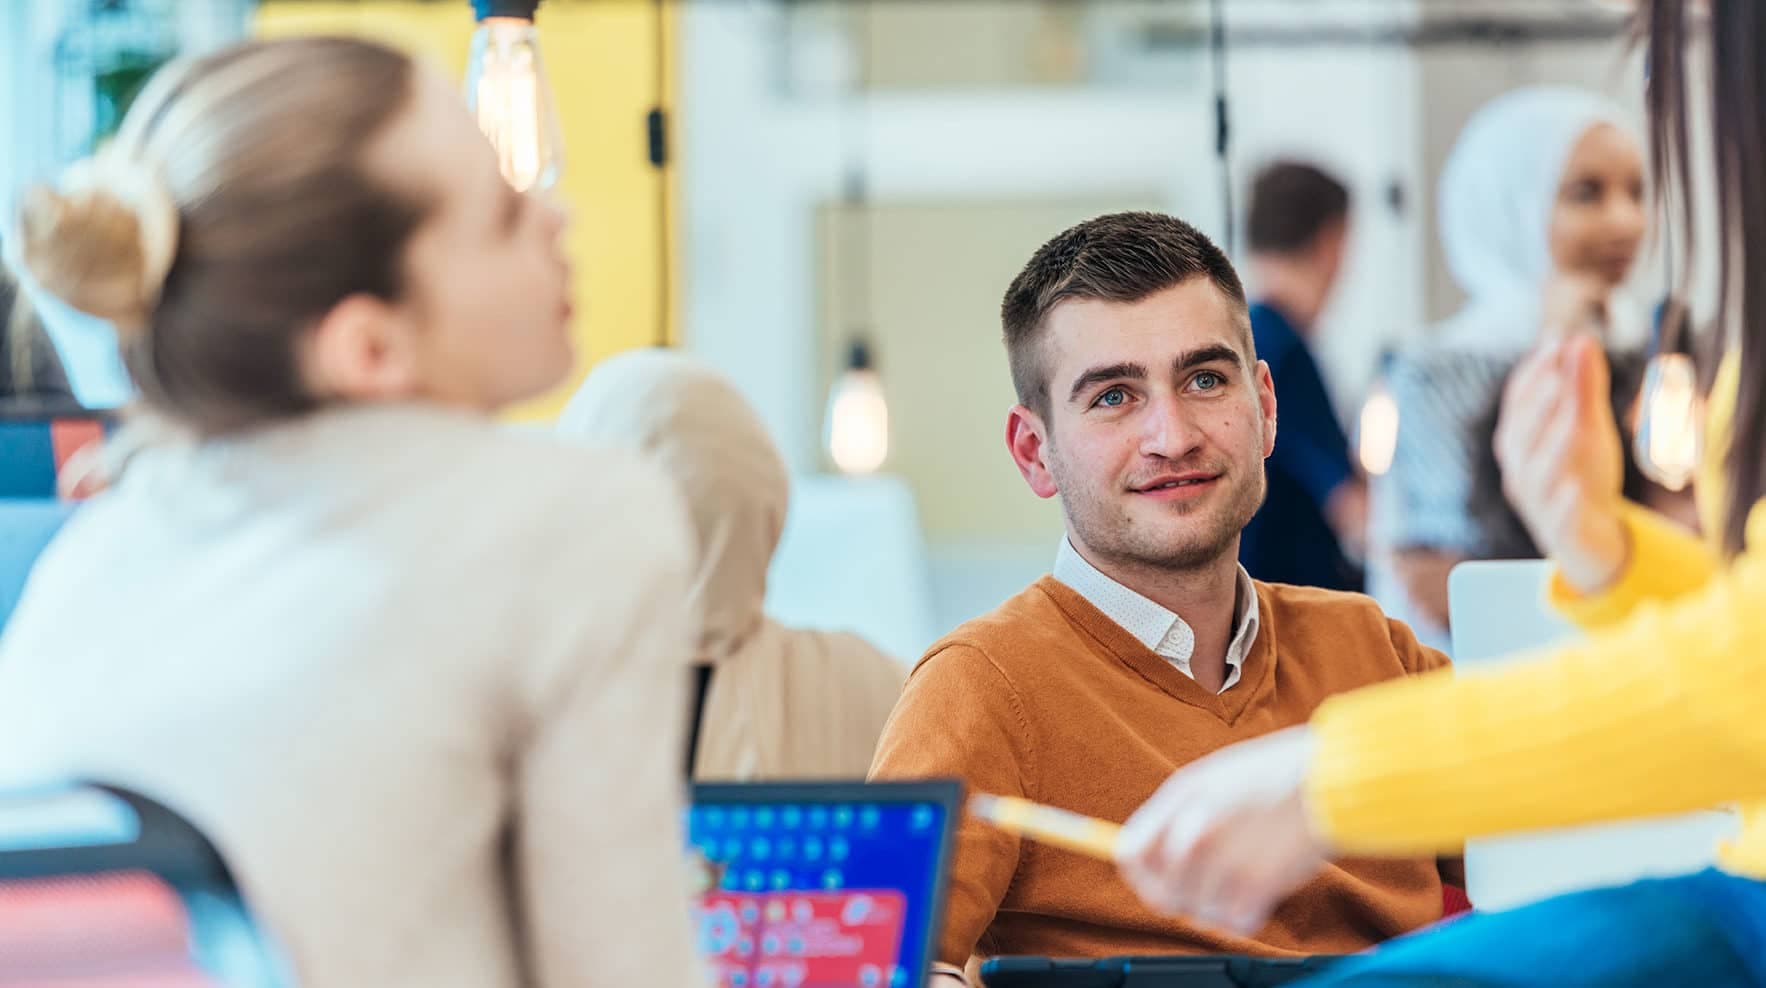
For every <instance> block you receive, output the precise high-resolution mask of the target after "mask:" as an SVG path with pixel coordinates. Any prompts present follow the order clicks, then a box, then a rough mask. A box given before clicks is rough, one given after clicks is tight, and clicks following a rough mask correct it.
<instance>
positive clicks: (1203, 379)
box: [1195, 371, 1226, 391]
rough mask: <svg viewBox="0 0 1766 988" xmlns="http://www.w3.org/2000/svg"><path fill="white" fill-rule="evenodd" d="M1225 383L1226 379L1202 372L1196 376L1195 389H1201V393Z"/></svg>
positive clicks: (1212, 373)
mask: <svg viewBox="0 0 1766 988" xmlns="http://www.w3.org/2000/svg"><path fill="white" fill-rule="evenodd" d="M1225 383H1226V378H1224V377H1221V376H1220V375H1219V374H1216V373H1214V372H1213V371H1203V372H1202V373H1200V374H1197V375H1196V381H1195V384H1196V387H1198V388H1201V389H1202V390H1203V391H1213V390H1214V389H1215V388H1218V387H1220V386H1221V385H1223V384H1225Z"/></svg>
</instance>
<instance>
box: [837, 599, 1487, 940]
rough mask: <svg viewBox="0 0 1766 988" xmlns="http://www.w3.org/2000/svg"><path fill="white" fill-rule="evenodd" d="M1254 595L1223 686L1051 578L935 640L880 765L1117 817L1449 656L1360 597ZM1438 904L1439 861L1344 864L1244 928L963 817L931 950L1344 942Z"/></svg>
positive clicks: (878, 773) (1402, 927)
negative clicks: (1239, 745)
mask: <svg viewBox="0 0 1766 988" xmlns="http://www.w3.org/2000/svg"><path fill="white" fill-rule="evenodd" d="M1257 597H1258V607H1259V608H1260V609H1261V612H1260V620H1261V625H1260V627H1259V631H1258V635H1257V640H1256V642H1255V644H1254V645H1253V646H1252V649H1251V653H1250V655H1249V656H1247V657H1246V659H1245V665H1244V671H1243V679H1242V680H1241V681H1240V683H1239V684H1238V685H1236V686H1234V687H1233V688H1232V689H1230V690H1228V691H1227V692H1226V693H1225V694H1222V695H1219V696H1214V695H1210V694H1209V693H1208V692H1207V691H1206V690H1204V689H1202V688H1201V687H1200V686H1198V685H1196V683H1195V682H1194V681H1193V680H1191V679H1190V678H1189V677H1188V676H1185V675H1184V674H1183V673H1182V672H1179V671H1178V670H1177V669H1176V668H1174V667H1173V666H1172V665H1171V664H1170V663H1169V662H1168V661H1166V660H1165V659H1163V658H1161V657H1160V656H1159V655H1157V654H1155V653H1154V652H1152V651H1151V650H1149V649H1148V648H1146V647H1145V646H1144V645H1142V644H1141V643H1140V642H1139V641H1137V640H1136V639H1135V638H1134V637H1133V636H1132V635H1130V634H1129V633H1128V632H1127V631H1126V630H1125V629H1123V628H1122V627H1121V626H1119V625H1117V624H1116V623H1115V622H1113V621H1111V620H1110V619H1109V618H1107V617H1105V616H1104V614H1103V613H1101V612H1100V611H1098V610H1097V608H1095V607H1093V606H1092V605H1091V604H1090V603H1088V602H1087V601H1086V600H1085V598H1084V597H1082V596H1080V595H1079V594H1078V593H1077V592H1076V591H1074V590H1072V589H1071V588H1069V587H1067V586H1065V585H1063V584H1061V583H1057V582H1056V581H1055V580H1054V579H1053V578H1052V577H1044V578H1043V579H1041V580H1039V581H1038V582H1037V583H1035V584H1033V585H1032V586H1031V587H1030V588H1029V589H1027V590H1025V591H1024V592H1023V593H1021V594H1019V595H1017V596H1016V597H1013V598H1012V599H1011V600H1008V601H1007V602H1006V603H1005V604H1003V605H1001V607H1000V608H999V609H998V610H996V611H994V612H993V613H992V614H989V615H987V616H985V617H981V618H977V619H976V620H974V621H970V622H968V623H967V624H964V625H963V626H962V627H960V628H958V629H957V630H956V631H954V632H952V633H951V634H950V635H949V636H947V637H946V638H944V639H943V640H942V641H940V642H939V643H938V644H936V645H934V646H933V647H932V650H931V651H930V652H928V653H927V655H926V657H925V658H924V659H922V660H921V661H920V663H919V665H918V667H917V668H916V669H915V670H914V673H913V675H912V676H911V677H910V678H909V680H908V684H907V687H906V689H905V691H904V692H903V694H902V698H901V701H900V702H899V703H898V704H897V706H896V708H895V712H894V714H893V715H892V716H891V717H890V720H889V724H888V726H887V727H886V728H885V729H884V732H883V738H882V741H881V743H880V745H879V746H878V749H877V759H876V762H875V763H874V765H873V766H872V770H871V774H872V776H873V777H874V778H880V779H911V778H926V777H934V776H954V777H960V778H961V779H963V780H964V782H965V783H966V785H967V787H968V789H969V791H971V792H991V793H999V794H1003V795H1011V796H1023V797H1026V798H1029V799H1033V800H1036V801H1038V802H1042V803H1048V804H1050V805H1053V806H1058V807H1062V808H1064V809H1069V810H1074V811H1077V812H1079V813H1085V814H1089V815H1091V816H1096V817H1101V818H1103V819H1106V820H1116V821H1121V820H1126V819H1127V818H1128V816H1129V814H1130V813H1132V812H1133V811H1134V809H1135V808H1136V807H1138V806H1139V805H1140V804H1141V803H1142V802H1143V801H1144V800H1145V799H1146V798H1147V797H1148V796H1149V795H1151V794H1152V792H1153V790H1154V789H1156V788H1158V786H1159V784H1160V783H1161V782H1163V781H1164V780H1165V778H1166V776H1168V775H1170V774H1171V772H1172V771H1173V770H1174V769H1176V768H1177V767H1178V766H1181V765H1183V764H1185V763H1187V762H1190V761H1192V760H1194V759H1196V758H1199V757H1201V756H1203V755H1206V754H1208V753H1209V752H1211V751H1214V750H1216V749H1218V748H1222V747H1225V746H1226V745H1229V744H1232V743H1233V742H1235V741H1243V740H1245V739H1247V738H1253V737H1256V736H1258V735H1261V734H1267V733H1269V732H1271V731H1274V730H1277V729H1279V728H1283V727H1289V726H1291V725H1294V724H1300V723H1304V722H1305V721H1306V719H1307V717H1308V716H1310V715H1311V713H1312V710H1313V708H1314V707H1316V706H1318V704H1319V703H1320V702H1322V701H1323V700H1324V699H1325V698H1326V697H1328V696H1331V695H1332V694H1335V693H1341V692H1344V691H1346V690H1352V689H1355V688H1357V687H1359V686H1365V685H1367V684H1369V683H1375V682H1379V681H1382V680H1387V679H1393V678H1396V677H1399V676H1404V675H1407V674H1411V673H1417V672H1424V671H1427V670H1429V669H1433V668H1436V667H1439V666H1442V665H1445V664H1446V661H1447V660H1446V658H1445V657H1444V656H1442V655H1441V654H1440V653H1438V652H1434V651H1431V650H1429V649H1426V648H1424V647H1422V646H1421V645H1418V644H1417V642H1416V639H1415V638H1414V637H1413V636H1412V635H1411V633H1410V631H1409V630H1408V629H1407V628H1405V627H1404V626H1403V625H1401V624H1398V623H1396V622H1392V621H1388V620H1387V619H1386V618H1385V616H1384V615H1382V614H1381V613H1380V610H1379V608H1378V607H1377V606H1375V605H1374V603H1373V602H1372V601H1370V600H1368V599H1367V598H1365V597H1362V596H1359V595H1353V594H1341V593H1332V592H1329V591H1321V590H1311V589H1303V588H1298V587H1288V586H1279V585H1270V584H1262V583H1259V584H1257ZM1391 743H1393V744H1404V743H1406V742H1405V739H1404V738H1402V737H1395V738H1392V739H1391ZM1449 873H1450V874H1453V875H1454V876H1455V880H1456V881H1457V880H1458V879H1457V874H1458V872H1457V870H1456V869H1450V872H1449ZM1441 907H1442V899H1441V877H1440V871H1439V869H1438V865H1437V862H1435V861H1434V860H1432V859H1431V860H1421V859H1410V860H1396V861H1383V862H1375V861H1346V862H1343V863H1341V864H1338V865H1333V866H1332V867H1331V868H1330V869H1329V870H1328V871H1326V872H1325V873H1324V874H1323V875H1322V876H1320V877H1319V878H1318V879H1316V880H1314V881H1313V882H1312V883H1311V884H1309V885H1307V886H1306V887H1305V888H1304V889H1302V890H1301V891H1300V892H1299V893H1298V894H1297V895H1295V896H1294V897H1293V898H1292V899H1291V900H1289V901H1288V902H1287V903H1285V904H1284V905H1283V906H1282V907H1281V908H1280V909H1279V910H1278V911H1277V912H1276V914H1275V917H1274V920H1273V921H1272V922H1271V923H1270V925H1269V926H1268V927H1266V928H1265V929H1264V930H1262V931H1261V932H1259V933H1258V934H1257V936H1256V937H1255V938H1253V939H1241V938H1238V937H1234V936H1231V935H1228V934H1225V933H1222V932H1220V931H1217V930H1213V929H1208V928H1204V927H1199V926H1196V925H1194V924H1191V923H1189V922H1185V921H1183V920H1180V919H1173V918H1168V917H1163V916H1159V915H1157V914H1155V913H1153V912H1151V911H1150V910H1148V909H1146V908H1145V907H1143V906H1142V905H1141V904H1140V902H1139V900H1137V899H1136V898H1135V897H1134V894H1133V893H1132V892H1131V891H1130V890H1129V889H1128V886H1127V885H1126V884H1124V883H1123V881H1122V879H1121V878H1120V877H1118V876H1117V874H1116V871H1115V868H1114V867H1113V866H1112V865H1111V864H1109V863H1108V862H1104V861H1096V860H1092V859H1089V858H1086V857H1082V856H1080V855H1077V854H1074V853H1071V852H1068V851H1064V850H1060V849H1058V848H1053V847H1048V846H1044V845H1039V844H1037V843H1035V842H1032V841H1028V840H1019V839H1017V838H1015V837H1011V836H1008V835H1006V834H1004V833H1001V832H999V831H997V830H994V829H992V828H990V827H988V826H986V825H985V824H981V823H978V822H976V821H974V820H964V821H963V823H962V825H961V828H960V830H959V834H958V844H957V848H956V853H955V856H954V861H953V863H952V871H951V883H950V895H949V899H948V903H947V906H946V913H945V922H944V930H943V933H942V936H941V937H940V940H939V948H938V954H937V958H938V960H940V961H943V962H945V963H947V964H954V965H957V966H959V967H960V966H962V965H964V964H965V963H967V961H968V960H969V958H970V956H971V955H979V956H984V957H986V956H995V955H1001V954H1045V955H1053V956H1063V957H1105V956H1112V955H1120V954H1173V953H1251V954H1263V955H1286V954H1296V953H1299V954H1316V953H1349V952H1353V951H1357V950H1361V949H1363V948H1366V947H1369V946H1371V945H1373V944H1376V943H1379V942H1380V941H1382V940H1386V939H1388V938H1390V937H1393V936H1395V935H1397V934H1400V933H1404V932H1406V931H1409V930H1413V929H1415V928H1417V927H1419V926H1423V925H1425V924H1427V923H1430V922H1433V921H1434V920H1436V919H1439V918H1440V916H1441Z"/></svg>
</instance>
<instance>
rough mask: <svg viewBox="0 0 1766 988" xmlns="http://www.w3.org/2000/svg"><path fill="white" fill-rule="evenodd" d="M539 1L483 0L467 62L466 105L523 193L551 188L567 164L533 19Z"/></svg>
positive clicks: (478, 6) (505, 173) (506, 175)
mask: <svg viewBox="0 0 1766 988" xmlns="http://www.w3.org/2000/svg"><path fill="white" fill-rule="evenodd" d="M538 6H539V4H538V3H537V2H529V3H509V2H498V0H478V2H476V3H475V4H474V7H475V9H477V10H478V12H479V21H478V30H477V31H475V32H473V35H472V55H471V57H470V58H469V59H468V61H467V65H466V106H467V108H468V109H470V110H471V111H472V115H473V116H474V117H475V118H476V119H477V120H478V127H479V129H480V130H482V131H484V135H485V137H487V138H489V139H490V142H491V147H493V148H495V149H496V151H497V164H498V167H500V168H501V169H502V171H503V177H504V178H506V179H508V180H509V184H510V185H512V186H514V187H515V188H516V190H517V191H520V192H538V191H542V190H545V189H548V188H551V187H552V185H553V184H555V183H556V182H557V181H558V175H559V173H560V172H561V171H562V170H563V167H564V141H563V138H562V137H561V136H560V135H559V129H558V114H557V111H556V109H555V108H554V106H553V102H552V89H551V87H550V86H549V85H547V84H546V73H545V67H544V64H543V63H542V62H541V60H540V40H539V32H537V31H536V30H535V29H534V24H533V12H534V10H535V9H536V8H537V7H538Z"/></svg>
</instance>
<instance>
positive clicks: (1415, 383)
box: [1368, 87, 1666, 650]
mask: <svg viewBox="0 0 1766 988" xmlns="http://www.w3.org/2000/svg"><path fill="white" fill-rule="evenodd" d="M1643 195H1644V162H1643V154H1642V151H1641V149H1640V146H1639V143H1638V141H1637V139H1636V138H1635V137H1634V136H1633V134H1632V131H1631V129H1630V127H1629V125H1628V123H1627V122H1626V120H1625V118H1624V116H1623V115H1622V113H1621V111H1619V110H1618V108H1617V107H1615V106H1612V105H1610V104H1609V103H1607V102H1606V101H1605V100H1603V99H1601V98H1600V97H1598V96H1595V95H1593V94H1590V93H1586V92H1583V91H1580V90H1576V89H1568V88H1555V87H1538V88H1528V89H1520V90H1515V91H1513V92H1510V93H1507V94H1505V95H1503V96H1500V97H1498V98H1497V99H1495V100H1493V101H1491V102H1490V103H1489V104H1487V105H1485V106H1484V107H1482V108H1481V109H1479V110H1478V112H1477V113H1476V114H1474V115H1473V117H1472V119H1471V121H1470V122H1469V123H1468V124H1467V125H1466V127H1465V129H1464V130H1463V131H1462V132H1461V134H1460V136H1459V140H1458V142H1457V143H1456V144H1455V146H1454V149H1453V151H1452V153H1451V154H1450V155H1449V158H1448V161H1447V165H1446V168H1445V169H1444V170H1443V172H1442V176H1441V188H1440V225H1441V237H1442V247H1443V249H1444V252H1445V254H1446V258H1447V264H1448V268H1449V270H1450V271H1451V272H1452V274H1453V276H1454V279H1455V280H1456V281H1457V282H1458V283H1459V285H1460V287H1461V288H1462V289H1463V290H1464V291H1465V293H1466V296H1467V300H1466V303H1465V305H1464V306H1463V307H1461V309H1460V310H1459V311H1458V312H1456V313H1455V314H1454V315H1452V316H1451V317H1449V318H1448V319H1447V320H1445V321H1444V322H1443V323H1441V324H1440V325H1439V326H1437V327H1435V329H1434V330H1433V331H1432V332H1431V334H1430V336H1429V338H1428V340H1427V341H1426V342H1425V343H1423V344H1422V345H1420V346H1419V347H1416V348H1414V349H1412V350H1411V351H1409V352H1406V353H1404V354H1401V355H1400V356H1399V357H1398V358H1397V359H1396V360H1395V361H1394V362H1393V364H1392V366H1391V367H1390V369H1389V370H1388V372H1387V386H1388V387H1389V388H1390V390H1391V393H1392V396H1393V399H1394V400H1395V402H1396V404H1397V407H1398V442H1397V447H1396V449H1395V451H1394V455H1393V460H1392V467H1391V470H1390V471H1389V472H1388V473H1386V474H1385V475H1384V476H1383V477H1381V478H1379V479H1378V480H1377V481H1376V482H1375V484H1374V489H1373V511H1372V515H1373V522H1372V528H1371V543H1372V545H1371V548H1370V559H1369V577H1368V582H1369V586H1368V590H1369V592H1370V593H1371V594H1373V595H1374V597H1375V598H1376V599H1378V600H1379V601H1380V603H1381V605H1382V606H1383V607H1384V608H1385V610H1386V612H1387V613H1388V614H1391V615H1392V616H1394V617H1397V618H1400V619H1402V620H1405V621H1406V622H1408V623H1409V624H1410V625H1411V627H1412V628H1413V629H1415V631H1416V633H1417V636H1418V637H1419V638H1420V639H1421V640H1423V641H1425V642H1427V643H1428V644H1430V645H1433V646H1435V647H1437V648H1441V649H1443V650H1445V649H1447V647H1448V634H1447V574H1448V572H1449V571H1450V570H1451V569H1452V568H1453V567H1454V566H1455V565H1457V564H1458V563H1460V562H1462V561H1464V560H1467V559H1515V558H1531V557H1533V556H1536V555H1537V554H1538V552H1537V549H1536V548H1535V547H1534V546H1533V543H1532V540H1531V539H1530V538H1528V536H1527V532H1526V530H1525V529H1524V528H1523V526H1522V525H1521V523H1520V522H1519V520H1518V519H1517V518H1516V517H1515V515H1514V513H1513V512H1512V511H1511V510H1510V509H1509V506H1508V504H1507V502H1506V500H1505V499H1504V497H1503V494H1502V485H1501V478H1500V476H1499V475H1498V473H1497V471H1496V465H1495V456H1494V453H1493V452H1492V450H1491V438H1492V435H1493V433H1494V430H1495V423H1496V411H1497V406H1498V402H1499V400H1500V398H1501V395H1502V389H1503V385H1504V382H1505V381H1506V380H1507V378H1508V373H1509V371H1510V370H1511V369H1512V368H1513V367H1514V365H1515V364H1516V363H1517V362H1518V361H1519V360H1520V358H1521V356H1522V355H1523V354H1524V353H1525V352H1526V351H1527V350H1528V349H1530V348H1531V347H1532V346H1533V345H1534V344H1535V342H1536V341H1537V340H1539V339H1541V338H1553V337H1556V336H1558V335H1562V334H1568V333H1573V332H1578V331H1584V330H1593V331H1596V332H1599V333H1601V334H1602V335H1603V336H1604V337H1605V339H1606V340H1607V341H1608V349H1609V356H1610V358H1611V362H1612V365H1613V370H1614V383H1615V387H1614V393H1615V394H1616V395H1620V396H1622V397H1623V398H1624V399H1625V401H1626V402H1627V403H1628V402H1629V400H1630V397H1631V396H1632V395H1634V394H1635V391H1636V388H1637V385H1638V383H1639V382H1640V381H1641V372H1642V368H1643V362H1644V354H1643V342H1644V337H1645V332H1644V326H1645V320H1644V318H1643V317H1642V314H1641V312H1640V310H1639V307H1638V306H1636V305H1635V304H1634V303H1633V302H1632V301H1631V300H1630V299H1628V298H1627V296H1626V294H1625V292H1624V291H1623V284H1624V282H1625V279H1626V278H1627V276H1628V275H1629V274H1630V271H1631V268H1632V265H1633V262H1634V261H1635V260H1636V258H1637V254H1638V251H1639V249H1640V247H1641V245H1642V243H1643V238H1644V234H1645V226H1646V224H1645V219H1646V217H1645V211H1644V205H1643ZM1635 480H1636V483H1635V484H1634V485H1633V489H1632V491H1631V493H1632V494H1633V496H1636V497H1639V498H1644V499H1655V500H1659V499H1660V498H1662V497H1663V496H1665V495H1666V492H1664V491H1660V490H1659V489H1657V490H1654V491H1652V490H1651V489H1650V488H1649V486H1648V485H1647V484H1645V483H1644V482H1643V481H1642V478H1641V477H1640V476H1638V477H1636V478H1635Z"/></svg>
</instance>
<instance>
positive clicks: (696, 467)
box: [558, 350, 907, 781]
mask: <svg viewBox="0 0 1766 988" xmlns="http://www.w3.org/2000/svg"><path fill="white" fill-rule="evenodd" d="M558 432H559V434H560V435H563V436H567V437H569V438H572V439H581V440H586V441H589V442H592V443H595V444H599V445H605V446H617V447H628V448H632V449H637V450H641V451H642V452H643V453H645V454H646V455H647V456H648V457H650V458H651V460H652V462H653V463H655V464H656V465H657V466H659V467H661V468H662V470H663V472H665V473H667V474H668V475H669V477H670V478H671V479H673V481H674V483H675V485H676V486H677V487H679V489H680V490H681V492H682V493H683V494H684V495H685V496H686V498H687V508H688V513H689V514H690V515H691V517H692V522H693V533H694V536H695V542H696V544H697V549H698V553H697V558H698V565H697V568H696V569H695V572H694V575H693V578H692V590H691V593H690V596H691V598H692V601H693V603H694V610H695V611H697V612H698V614H699V615H700V622H701V624H700V629H699V638H698V647H697V652H696V660H695V668H696V679H697V684H696V686H697V688H696V689H695V691H694V693H695V701H694V703H693V705H692V715H691V718H690V721H689V722H690V723H692V724H694V725H695V726H696V728H697V729H696V730H695V731H690V732H689V749H688V751H689V754H688V767H689V774H690V775H691V776H692V777H693V778H694V779H703V780H710V781H757V780H779V779H854V778H862V777H863V776H864V774H865V772H866V771H867V770H868V769H869V768H870V767H871V756H872V755H873V754H874V753H875V751H876V748H877V737H878V735H879V734H881V733H882V731H883V724H884V722H885V721H886V720H888V719H889V711H890V710H891V709H893V708H894V706H895V701H896V698H897V697H898V696H899V695H900V693H901V684H902V681H903V680H905V679H906V678H907V669H906V667H905V666H904V665H902V664H901V663H899V662H897V661H896V660H895V659H893V658H891V657H890V656H888V655H885V654H884V653H883V652H882V651H880V650H879V649H877V647H876V646H874V645H872V644H871V643H869V642H867V641H865V640H864V639H862V638H860V637H858V636H857V635H851V634H842V633H836V632H824V631H814V630H810V629H805V628H788V627H785V626H784V625H782V624H779V623H778V622H777V621H774V620H772V619H770V618H768V617H767V616H766V612H765V603H766V587H767V568H768V566H769V565H770V564H771V563H772V559H773V552H774V550H776V549H777V548H778V545H779V536H780V535H781V534H782V533H783V531H784V528H785V513H786V507H787V505H788V504H789V501H790V492H791V486H790V476H789V474H788V473H787V471H786V469H785V461H784V458H783V457H781V456H780V454H779V450H778V447H776V446H775V445H774V444H773V441H772V438H771V437H770V436H768V435H767V432H766V427H765V426H764V425H763V424H761V421H760V417H759V416H758V415H757V414H756V413H755V411H754V409H753V407H752V406H750V405H749V404H748V401H747V400H746V399H744V398H743V397H742V395H741V393H740V392H739V391H737V390H736V387H735V385H734V384H732V383H731V382H730V381H729V380H728V379H727V378H725V377H724V376H723V375H721V374H719V373H718V372H717V371H715V370H713V369H712V368H710V367H708V366H706V365H704V364H702V363H700V362H699V361H697V360H695V359H693V358H692V357H689V356H686V355H685V354H681V353H675V352H671V351H666V350H638V351H633V352H630V353H623V354H620V355H618V356H615V357H610V358H608V359H606V360H604V361H602V362H601V363H600V364H598V365H597V366H596V367H595V369H594V371H592V372H591V373H590V374H589V376H588V379H587V380H585V381H584V382H583V385H582V387H581V389H580V390H578V391H577V393H576V395H575V397H573V398H572V399H571V400H570V404H569V405H567V406H566V407H565V409H564V412H563V414H562V415H561V416H560V417H559V420H558Z"/></svg>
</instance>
